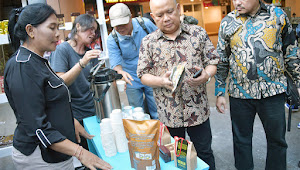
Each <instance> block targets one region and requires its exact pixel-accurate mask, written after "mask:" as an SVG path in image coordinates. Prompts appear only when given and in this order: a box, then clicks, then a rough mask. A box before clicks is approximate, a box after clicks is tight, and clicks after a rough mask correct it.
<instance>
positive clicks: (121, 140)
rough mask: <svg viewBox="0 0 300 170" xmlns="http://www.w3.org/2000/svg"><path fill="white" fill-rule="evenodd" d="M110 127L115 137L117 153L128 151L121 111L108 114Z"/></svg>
mask: <svg viewBox="0 0 300 170" xmlns="http://www.w3.org/2000/svg"><path fill="white" fill-rule="evenodd" d="M110 118H111V126H112V129H113V132H114V135H115V138H116V139H118V140H116V146H117V149H118V152H126V151H127V150H128V141H127V139H126V135H125V130H124V126H123V122H122V113H121V110H113V111H112V113H111V114H110Z"/></svg>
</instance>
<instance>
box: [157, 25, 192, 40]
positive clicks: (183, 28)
mask: <svg viewBox="0 0 300 170" xmlns="http://www.w3.org/2000/svg"><path fill="white" fill-rule="evenodd" d="M183 32H185V33H187V34H190V33H189V29H188V27H187V25H186V24H184V23H182V22H181V23H180V32H179V34H178V35H177V37H178V36H179V35H180V34H182V33H183ZM155 34H156V36H155V38H156V39H157V40H158V39H160V38H165V39H168V38H167V36H165V34H164V33H163V32H162V31H161V30H160V29H157V31H156V32H155Z"/></svg>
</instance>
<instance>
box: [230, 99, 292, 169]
mask: <svg viewBox="0 0 300 170" xmlns="http://www.w3.org/2000/svg"><path fill="white" fill-rule="evenodd" d="M229 101H230V115H231V122H232V133H233V147H234V158H235V167H236V168H237V169H238V170H252V169H253V168H254V165H253V155H252V136H253V123H254V119H255V115H256V113H257V114H258V116H259V118H260V120H261V122H262V124H263V127H264V130H265V133H266V138H267V159H266V170H274V169H276V170H285V169H286V150H287V143H286V141H285V132H286V123H285V110H284V102H285V98H284V94H279V95H275V96H272V97H268V98H263V99H259V100H257V99H237V98H232V97H230V98H229Z"/></svg>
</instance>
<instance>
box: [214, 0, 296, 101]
mask: <svg viewBox="0 0 300 170" xmlns="http://www.w3.org/2000/svg"><path fill="white" fill-rule="evenodd" d="M218 38H219V40H218V45H217V51H218V53H219V55H220V58H221V61H220V63H219V65H218V70H217V74H216V75H215V78H216V83H215V87H216V88H215V95H216V96H224V94H225V86H226V82H225V81H226V78H227V77H228V75H229V84H228V94H229V96H231V97H234V98H241V99H261V98H266V97H269V96H274V95H277V94H281V93H284V92H285V90H286V86H287V83H286V77H285V76H284V70H285V69H286V70H287V71H288V72H290V73H291V74H292V76H293V78H294V80H295V82H296V85H297V87H298V88H299V87H300V64H299V61H300V60H299V56H300V55H299V54H300V50H299V48H298V43H297V41H296V37H295V34H294V32H293V30H292V26H291V24H290V22H289V20H288V18H287V16H286V14H285V13H284V12H283V10H282V9H281V8H278V7H275V6H273V5H265V4H263V3H260V9H259V11H258V12H257V13H256V15H254V16H253V17H251V16H249V15H240V14H239V13H238V12H237V11H236V10H234V11H232V12H230V13H229V14H228V15H227V16H226V17H224V18H223V20H222V22H221V25H220V29H219V37H218Z"/></svg>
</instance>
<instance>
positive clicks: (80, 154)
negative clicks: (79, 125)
mask: <svg viewBox="0 0 300 170" xmlns="http://www.w3.org/2000/svg"><path fill="white" fill-rule="evenodd" d="M82 155H83V149H81V150H80V153H79V155H78V158H77V159H78V160H81V156H82Z"/></svg>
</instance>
